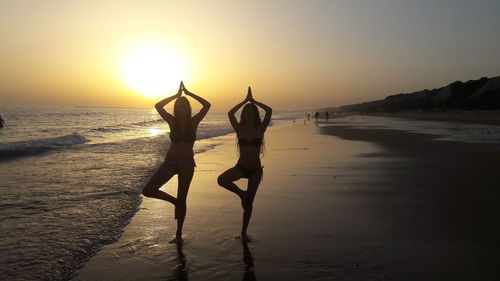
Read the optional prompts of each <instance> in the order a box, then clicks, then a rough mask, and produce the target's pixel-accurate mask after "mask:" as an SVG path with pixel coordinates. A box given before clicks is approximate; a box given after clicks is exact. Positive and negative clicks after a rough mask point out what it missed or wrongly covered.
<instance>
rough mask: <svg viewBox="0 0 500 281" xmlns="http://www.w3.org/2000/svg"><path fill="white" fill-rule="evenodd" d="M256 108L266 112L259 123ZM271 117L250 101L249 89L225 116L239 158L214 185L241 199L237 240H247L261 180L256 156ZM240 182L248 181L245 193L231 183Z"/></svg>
mask: <svg viewBox="0 0 500 281" xmlns="http://www.w3.org/2000/svg"><path fill="white" fill-rule="evenodd" d="M247 102H248V103H247ZM242 106H243V110H242V111H241V117H240V122H238V121H237V120H236V117H235V116H234V115H235V113H236V112H237V111H238V110H239V109H240V108H241V107H242ZM257 106H259V107H260V108H262V109H264V111H265V112H266V114H265V116H264V120H262V121H261V119H260V115H259V109H258V108H257ZM271 115H272V109H271V108H270V107H269V106H267V105H265V104H263V103H261V102H258V101H256V100H254V98H253V97H252V90H251V89H250V87H248V94H247V97H246V98H245V100H243V101H242V102H241V103H239V104H237V105H236V106H235V107H233V108H232V109H231V110H230V111H229V112H228V116H229V121H230V122H231V125H232V126H233V128H234V130H235V132H236V136H237V138H238V147H239V154H240V157H239V159H238V162H237V163H236V166H234V167H232V168H230V169H228V170H226V171H225V172H224V173H222V174H221V175H220V176H219V178H218V179H217V182H218V184H219V185H220V186H222V187H224V188H225V189H227V190H229V191H231V192H234V193H235V194H236V195H238V196H239V197H240V199H241V206H242V207H243V226H242V228H241V239H242V240H243V241H249V240H250V239H249V237H248V236H247V228H248V223H249V222H250V217H251V216H252V208H253V200H254V198H255V194H256V193H257V188H258V187H259V184H260V182H261V180H262V173H263V169H262V168H263V166H261V162H260V154H261V153H262V152H263V143H264V133H265V131H266V129H267V126H268V125H269V122H270V121H271ZM241 178H246V179H248V186H247V190H246V191H243V190H242V189H240V188H239V187H238V186H237V185H236V184H235V183H234V181H237V180H239V179H241Z"/></svg>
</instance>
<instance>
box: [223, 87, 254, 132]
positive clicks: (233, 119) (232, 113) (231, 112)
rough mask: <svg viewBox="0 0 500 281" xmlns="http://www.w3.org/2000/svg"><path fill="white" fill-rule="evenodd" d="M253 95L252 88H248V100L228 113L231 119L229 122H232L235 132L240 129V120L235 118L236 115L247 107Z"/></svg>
mask: <svg viewBox="0 0 500 281" xmlns="http://www.w3.org/2000/svg"><path fill="white" fill-rule="evenodd" d="M251 94H252V90H251V89H250V87H248V94H247V96H246V98H245V99H244V100H243V101H242V102H240V103H238V104H237V105H235V106H234V107H233V108H231V110H229V112H228V113H227V116H228V117H229V122H231V126H233V128H234V130H237V129H239V126H240V124H239V123H238V120H236V117H235V116H234V114H235V113H236V112H237V111H238V110H239V109H240V108H241V107H242V106H243V105H245V103H247V102H248V101H250V96H251Z"/></svg>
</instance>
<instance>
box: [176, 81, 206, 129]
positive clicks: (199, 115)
mask: <svg viewBox="0 0 500 281" xmlns="http://www.w3.org/2000/svg"><path fill="white" fill-rule="evenodd" d="M181 84H182V88H183V90H184V93H186V95H188V96H190V97H192V98H193V99H195V100H197V101H198V102H199V103H201V105H202V106H203V107H202V108H201V110H200V112H198V113H197V114H196V115H195V116H193V120H194V121H195V122H197V123H199V122H200V121H201V120H203V117H205V115H207V112H208V110H209V109H210V103H209V102H208V101H207V100H206V99H204V98H202V97H200V96H198V95H196V94H194V93H191V92H190V91H188V89H186V87H184V84H183V83H182V82H181Z"/></svg>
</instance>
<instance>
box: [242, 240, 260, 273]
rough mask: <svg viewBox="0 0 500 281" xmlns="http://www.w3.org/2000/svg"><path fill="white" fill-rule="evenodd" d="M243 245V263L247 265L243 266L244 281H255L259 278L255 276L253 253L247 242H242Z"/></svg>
mask: <svg viewBox="0 0 500 281" xmlns="http://www.w3.org/2000/svg"><path fill="white" fill-rule="evenodd" d="M241 245H243V262H244V263H245V265H244V266H243V281H255V280H257V277H256V276H255V270H254V267H255V264H254V262H253V256H252V253H251V252H250V249H249V248H248V243H247V241H245V240H242V241H241Z"/></svg>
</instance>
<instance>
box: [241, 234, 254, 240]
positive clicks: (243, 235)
mask: <svg viewBox="0 0 500 281" xmlns="http://www.w3.org/2000/svg"><path fill="white" fill-rule="evenodd" d="M240 239H241V241H243V242H252V237H251V236H250V235H248V234H246V233H242V234H241V236H240Z"/></svg>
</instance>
